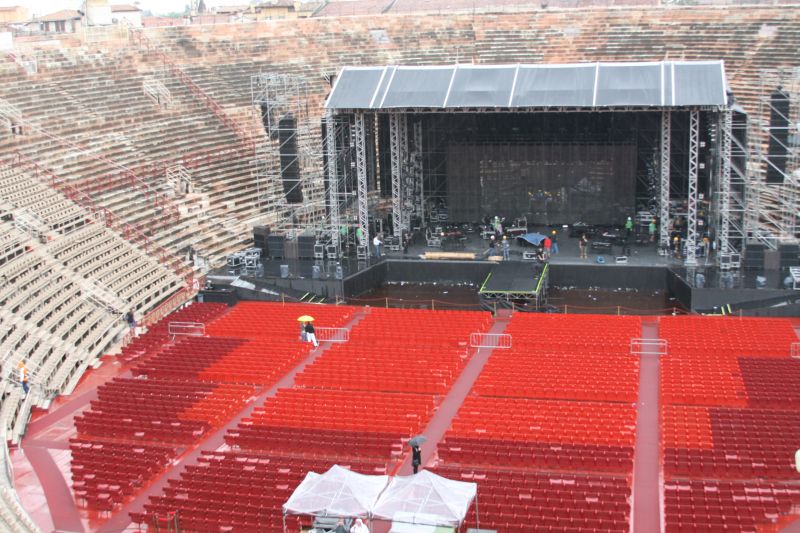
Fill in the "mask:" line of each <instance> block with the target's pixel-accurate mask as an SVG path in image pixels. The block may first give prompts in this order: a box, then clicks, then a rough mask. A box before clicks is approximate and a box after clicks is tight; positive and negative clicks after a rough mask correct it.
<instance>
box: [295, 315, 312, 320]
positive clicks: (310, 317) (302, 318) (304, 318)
mask: <svg viewBox="0 0 800 533" xmlns="http://www.w3.org/2000/svg"><path fill="white" fill-rule="evenodd" d="M297 321H298V322H314V317H313V316H309V315H303V316H299V317H297Z"/></svg>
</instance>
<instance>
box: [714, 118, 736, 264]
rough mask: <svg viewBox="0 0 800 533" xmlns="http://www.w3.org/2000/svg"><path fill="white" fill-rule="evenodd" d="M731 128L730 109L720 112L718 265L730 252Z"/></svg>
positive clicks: (728, 256)
mask: <svg viewBox="0 0 800 533" xmlns="http://www.w3.org/2000/svg"><path fill="white" fill-rule="evenodd" d="M732 128H733V113H732V112H731V110H730V109H726V110H725V111H723V112H722V127H721V128H720V130H721V131H720V133H721V135H720V137H721V139H720V140H721V141H722V144H721V146H720V175H719V192H718V193H717V198H718V202H719V230H718V231H717V237H718V238H719V254H717V262H718V263H720V261H722V258H727V259H726V261H725V262H726V263H727V262H728V261H729V260H730V254H731V251H732V248H731V243H730V234H731V136H732V135H733V133H732Z"/></svg>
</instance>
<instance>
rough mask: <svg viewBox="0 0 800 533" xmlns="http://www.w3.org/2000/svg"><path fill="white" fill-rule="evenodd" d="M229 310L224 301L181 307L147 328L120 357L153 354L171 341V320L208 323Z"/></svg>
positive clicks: (130, 357) (125, 347) (129, 359)
mask: <svg viewBox="0 0 800 533" xmlns="http://www.w3.org/2000/svg"><path fill="white" fill-rule="evenodd" d="M227 311H228V306H227V305H226V304H222V303H193V304H192V305H189V306H187V307H184V308H182V309H179V310H177V311H175V312H173V313H171V314H169V315H167V316H166V317H164V318H162V319H161V320H159V321H158V322H156V323H155V324H151V325H150V326H148V328H147V332H146V333H144V334H143V335H139V336H138V337H136V338H134V339H133V341H132V342H131V343H130V344H128V345H127V346H124V347H123V348H122V353H121V354H120V357H121V358H122V359H123V360H125V361H133V360H137V359H139V358H141V357H143V356H146V355H151V354H153V353H155V352H157V351H158V350H160V349H161V347H162V346H163V345H164V344H165V343H167V342H169V340H170V338H171V336H170V335H169V323H170V322H199V323H203V324H208V323H210V322H212V321H213V320H215V319H216V318H218V317H220V316H222V315H223V314H225V313H226V312H227Z"/></svg>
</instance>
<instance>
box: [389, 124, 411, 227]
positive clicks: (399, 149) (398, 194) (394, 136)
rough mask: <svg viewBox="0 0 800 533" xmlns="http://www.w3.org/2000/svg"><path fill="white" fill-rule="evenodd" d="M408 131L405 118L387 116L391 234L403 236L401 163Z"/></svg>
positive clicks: (404, 154) (403, 157)
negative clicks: (389, 152) (390, 172)
mask: <svg viewBox="0 0 800 533" xmlns="http://www.w3.org/2000/svg"><path fill="white" fill-rule="evenodd" d="M407 142H408V131H407V129H406V116H405V115H402V114H398V113H392V114H391V115H389V144H390V145H391V159H392V234H393V235H395V236H397V237H400V236H401V235H402V234H403V229H404V228H403V179H402V178H403V161H404V160H405V156H406V147H407Z"/></svg>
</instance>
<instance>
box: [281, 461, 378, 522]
mask: <svg viewBox="0 0 800 533" xmlns="http://www.w3.org/2000/svg"><path fill="white" fill-rule="evenodd" d="M388 482H389V476H367V475H364V474H357V473H355V472H351V471H350V470H348V469H346V468H342V467H341V466H339V465H333V466H332V467H331V469H330V470H328V471H327V472H325V473H324V474H317V473H315V472H309V473H308V474H306V477H305V479H303V481H302V482H301V483H300V485H298V486H297V488H296V489H295V490H294V492H293V493H292V495H291V497H290V498H289V500H288V501H287V502H286V503H285V504H283V512H284V513H285V514H307V515H324V516H348V517H360V518H366V517H367V516H368V515H369V513H370V511H371V510H372V506H373V504H374V503H375V500H377V499H378V495H379V494H380V493H381V491H382V490H383V489H384V488H385V487H386V484H387V483H388Z"/></svg>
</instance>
